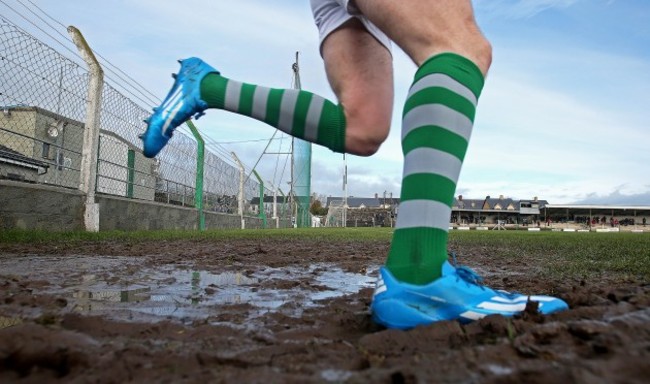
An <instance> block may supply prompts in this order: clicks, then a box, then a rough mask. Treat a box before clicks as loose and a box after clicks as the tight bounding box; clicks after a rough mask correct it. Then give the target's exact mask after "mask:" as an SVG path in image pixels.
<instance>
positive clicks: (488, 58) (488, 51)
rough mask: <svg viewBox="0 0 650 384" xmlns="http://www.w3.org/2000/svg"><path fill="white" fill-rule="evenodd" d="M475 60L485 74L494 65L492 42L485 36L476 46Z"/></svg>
mask: <svg viewBox="0 0 650 384" xmlns="http://www.w3.org/2000/svg"><path fill="white" fill-rule="evenodd" d="M473 59H474V62H475V63H476V65H477V66H478V67H479V68H480V69H481V72H483V74H484V75H485V74H487V72H488V70H489V69H490V66H491V65H492V44H490V42H489V41H488V40H487V39H486V38H485V37H483V36H481V37H480V39H479V41H478V42H477V43H476V45H475V46H474V58H473Z"/></svg>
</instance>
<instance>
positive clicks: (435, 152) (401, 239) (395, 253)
mask: <svg viewBox="0 0 650 384" xmlns="http://www.w3.org/2000/svg"><path fill="white" fill-rule="evenodd" d="M483 81H484V78H483V75H482V73H481V71H480V70H479V68H478V67H477V66H476V65H475V64H474V63H472V62H471V61H469V60H468V59H466V58H464V57H462V56H458V55H456V54H452V53H443V54H440V55H436V56H433V57H431V58H429V59H428V60H427V61H426V62H425V63H424V64H422V65H421V66H420V68H419V69H418V70H417V72H416V74H415V80H414V82H413V84H412V85H411V88H410V90H409V94H408V97H407V100H406V104H405V106H404V113H403V115H402V152H403V154H404V175H403V181H402V192H401V197H400V200H401V201H400V205H399V211H398V216H397V224H396V229H395V233H394V235H393V241H392V244H391V249H390V253H389V255H388V260H387V261H386V267H387V268H388V269H389V270H390V271H391V273H392V274H393V275H394V276H395V277H396V278H397V279H398V280H400V281H403V282H408V283H412V284H421V285H422V284H427V283H429V282H431V281H433V280H435V279H437V278H438V277H440V275H441V271H442V264H443V263H444V262H445V260H447V235H448V231H449V220H450V217H451V206H452V203H453V199H454V194H455V192H456V183H457V182H458V176H459V174H460V169H461V166H462V162H463V159H464V158H465V153H466V151H467V146H468V143H469V139H470V135H471V133H472V126H473V123H474V114H475V111H476V104H477V101H478V97H479V95H480V93H481V89H482V88H483Z"/></svg>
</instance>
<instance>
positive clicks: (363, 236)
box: [0, 228, 393, 244]
mask: <svg viewBox="0 0 650 384" xmlns="http://www.w3.org/2000/svg"><path fill="white" fill-rule="evenodd" d="M392 232H393V230H392V229H391V228H318V229H316V228H290V229H250V230H240V229H228V230H208V231H204V232H199V231H181V230H158V231H132V232H123V231H104V232H96V233H91V232H81V231H80V232H48V231H25V230H9V231H2V232H0V244H2V243H5V244H11V243H50V242H52V243H56V242H64V243H69V242H84V241H107V240H125V241H126V240H128V241H150V240H182V239H206V240H210V239H214V240H218V239H228V240H234V239H267V238H269V237H271V238H286V239H292V238H295V239H303V240H304V239H319V240H320V239H325V240H332V241H337V240H338V241H346V240H359V241H365V240H368V241H372V240H386V241H388V240H390V239H391V236H392Z"/></svg>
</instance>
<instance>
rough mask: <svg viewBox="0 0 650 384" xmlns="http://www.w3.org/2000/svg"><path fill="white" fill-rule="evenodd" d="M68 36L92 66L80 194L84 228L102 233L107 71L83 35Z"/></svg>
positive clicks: (71, 31)
mask: <svg viewBox="0 0 650 384" xmlns="http://www.w3.org/2000/svg"><path fill="white" fill-rule="evenodd" d="M68 33H69V34H70V37H72V41H73V42H74V44H75V45H76V46H77V49H78V50H79V53H80V54H81V57H83V59H84V61H85V62H86V64H87V65H88V73H89V74H90V79H89V82H88V104H87V107H86V122H85V125H86V126H85V129H84V137H83V147H82V150H81V172H80V173H81V177H80V180H79V190H80V191H81V192H83V193H84V194H85V195H86V203H85V209H84V225H85V228H86V231H89V232H97V231H99V204H97V203H96V202H95V186H96V183H97V158H98V154H97V146H98V142H99V128H100V127H99V118H100V113H101V103H102V87H103V86H104V71H103V70H102V67H101V66H100V65H99V61H97V58H96V57H95V55H94V54H93V52H92V49H91V48H90V46H89V45H88V43H87V42H86V39H84V37H83V35H82V34H81V32H80V31H79V30H78V29H77V28H75V27H73V26H69V27H68Z"/></svg>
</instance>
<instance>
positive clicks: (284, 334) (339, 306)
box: [0, 239, 650, 383]
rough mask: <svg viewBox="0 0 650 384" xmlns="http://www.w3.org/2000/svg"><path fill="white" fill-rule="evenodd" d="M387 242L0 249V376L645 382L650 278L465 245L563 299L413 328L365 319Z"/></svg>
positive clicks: (481, 263) (478, 257) (505, 281)
mask: <svg viewBox="0 0 650 384" xmlns="http://www.w3.org/2000/svg"><path fill="white" fill-rule="evenodd" d="M388 248H389V243H388V242H383V241H366V242H361V243H359V242H336V243H331V242H325V241H324V242H322V243H319V242H318V241H314V240H313V239H308V240H305V241H304V242H301V241H293V240H292V241H291V242H289V243H287V242H286V241H281V240H269V241H265V242H263V243H260V242H259V241H251V240H219V241H216V240H201V241H189V240H178V241H158V242H153V241H152V242H117V241H116V242H97V243H81V244H77V245H74V246H65V245H57V246H51V245H50V246H48V245H38V244H36V245H3V246H0V382H2V383H11V382H26V383H42V382H56V381H61V382H80V383H85V382H94V383H118V382H119V383H123V382H163V383H164V382H174V383H177V382H188V383H198V382H202V383H205V382H210V383H219V382H224V383H231V382H250V383H275V382H283V383H311V382H313V383H328V382H332V383H337V382H346V383H368V382H371V383H432V382H437V383H524V382H525V383H647V382H648V381H649V380H650V284H649V283H648V282H647V281H641V280H639V279H638V278H632V277H615V278H614V277H612V278H606V277H604V278H603V279H598V280H597V281H594V279H591V280H584V279H580V278H576V279H572V280H567V279H564V280H562V281H555V280H553V279H549V278H540V276H541V275H540V274H539V269H538V268H535V266H536V262H537V261H536V260H534V259H526V256H525V255H522V257H521V258H518V259H517V260H516V261H509V262H504V260H499V259H495V258H493V257H490V256H489V255H486V254H485V253H484V251H483V250H482V249H462V250H461V252H459V254H463V255H465V256H464V258H463V259H462V260H460V261H461V262H462V263H463V264H467V265H470V266H472V267H477V268H476V269H477V270H478V271H480V272H481V273H482V274H483V275H484V276H485V278H486V282H487V283H488V284H489V285H491V286H493V287H495V288H503V289H508V290H518V291H521V292H527V293H529V292H530V293H544V294H553V295H557V296H560V297H562V298H563V299H565V300H566V301H567V302H568V303H569V305H570V307H571V309H570V310H569V311H566V312H563V313H558V314H555V315H552V316H545V317H544V316H539V315H538V314H536V313H535V311H534V310H533V309H531V310H530V311H527V312H525V313H524V314H523V315H521V316H518V317H515V318H512V319H507V318H504V317H501V316H490V317H487V318H485V319H482V320H480V321H477V322H474V323H471V324H468V325H461V324H459V323H457V322H441V323H436V324H432V325H429V326H424V327H418V328H416V329H412V330H410V331H397V330H386V329H383V328H381V327H378V326H376V325H374V324H373V323H372V322H371V321H370V315H369V313H368V306H369V304H370V299H371V295H372V290H373V286H374V279H375V278H376V275H377V269H378V267H379V266H380V265H381V264H382V263H383V261H384V259H385V255H386V254H387V252H388Z"/></svg>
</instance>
